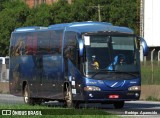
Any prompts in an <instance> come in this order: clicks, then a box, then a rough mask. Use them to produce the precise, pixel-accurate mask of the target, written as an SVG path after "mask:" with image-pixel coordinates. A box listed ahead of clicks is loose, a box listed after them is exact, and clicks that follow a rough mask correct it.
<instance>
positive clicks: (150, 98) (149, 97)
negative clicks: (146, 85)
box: [146, 96, 160, 101]
mask: <svg viewBox="0 0 160 118" xmlns="http://www.w3.org/2000/svg"><path fill="white" fill-rule="evenodd" d="M146 100H147V101H160V99H158V98H155V97H153V96H148V97H147V98H146Z"/></svg>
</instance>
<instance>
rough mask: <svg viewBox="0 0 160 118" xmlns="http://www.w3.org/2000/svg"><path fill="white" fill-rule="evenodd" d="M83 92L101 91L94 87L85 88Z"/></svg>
mask: <svg viewBox="0 0 160 118" xmlns="http://www.w3.org/2000/svg"><path fill="white" fill-rule="evenodd" d="M84 90H85V91H101V89H100V88H99V87H96V86H86V87H84Z"/></svg>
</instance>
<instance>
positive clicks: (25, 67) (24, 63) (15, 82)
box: [9, 56, 37, 96]
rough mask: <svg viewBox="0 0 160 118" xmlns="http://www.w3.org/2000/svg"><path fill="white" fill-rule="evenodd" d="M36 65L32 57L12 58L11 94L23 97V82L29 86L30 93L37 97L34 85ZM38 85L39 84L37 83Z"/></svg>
mask: <svg viewBox="0 0 160 118" xmlns="http://www.w3.org/2000/svg"><path fill="white" fill-rule="evenodd" d="M34 74H35V64H34V61H33V57H32V56H21V57H20V56H17V57H11V58H10V77H9V78H10V92H11V94H13V95H18V96H21V95H22V92H23V87H24V86H23V82H24V81H25V82H26V84H28V85H29V88H30V93H31V95H32V93H33V95H36V93H35V92H33V91H32V90H35V87H36V85H34V83H33V82H34V81H33V80H34V76H35V75H34ZM35 83H37V82H35ZM33 87H34V88H33ZM35 91H36V90H35Z"/></svg>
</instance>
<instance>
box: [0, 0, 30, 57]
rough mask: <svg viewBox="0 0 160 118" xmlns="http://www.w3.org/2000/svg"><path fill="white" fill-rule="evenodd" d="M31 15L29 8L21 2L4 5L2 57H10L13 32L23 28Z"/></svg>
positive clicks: (0, 37) (0, 26)
mask: <svg viewBox="0 0 160 118" xmlns="http://www.w3.org/2000/svg"><path fill="white" fill-rule="evenodd" d="M28 14H29V8H28V6H27V5H26V4H24V3H23V2H20V1H7V2H4V4H3V10H2V11H0V55H1V56H5V55H8V52H9V40H10V35H11V32H12V31H13V30H14V29H15V28H17V27H21V26H23V24H24V22H25V21H26V17H27V15H28Z"/></svg>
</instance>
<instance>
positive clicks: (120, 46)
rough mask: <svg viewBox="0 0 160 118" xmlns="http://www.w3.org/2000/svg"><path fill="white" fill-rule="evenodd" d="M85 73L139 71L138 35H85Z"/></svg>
mask: <svg viewBox="0 0 160 118" xmlns="http://www.w3.org/2000/svg"><path fill="white" fill-rule="evenodd" d="M84 44H85V63H84V68H83V69H84V73H85V74H86V75H94V74H95V73H97V72H105V71H107V72H108V71H110V72H138V71H139V70H138V64H139V63H138V61H139V60H138V58H137V55H138V52H137V51H136V49H137V45H136V37H135V36H128V35H126V36H125V35H123V36H122V35H120V36H112V35H111V36H108V35H90V36H84Z"/></svg>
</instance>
